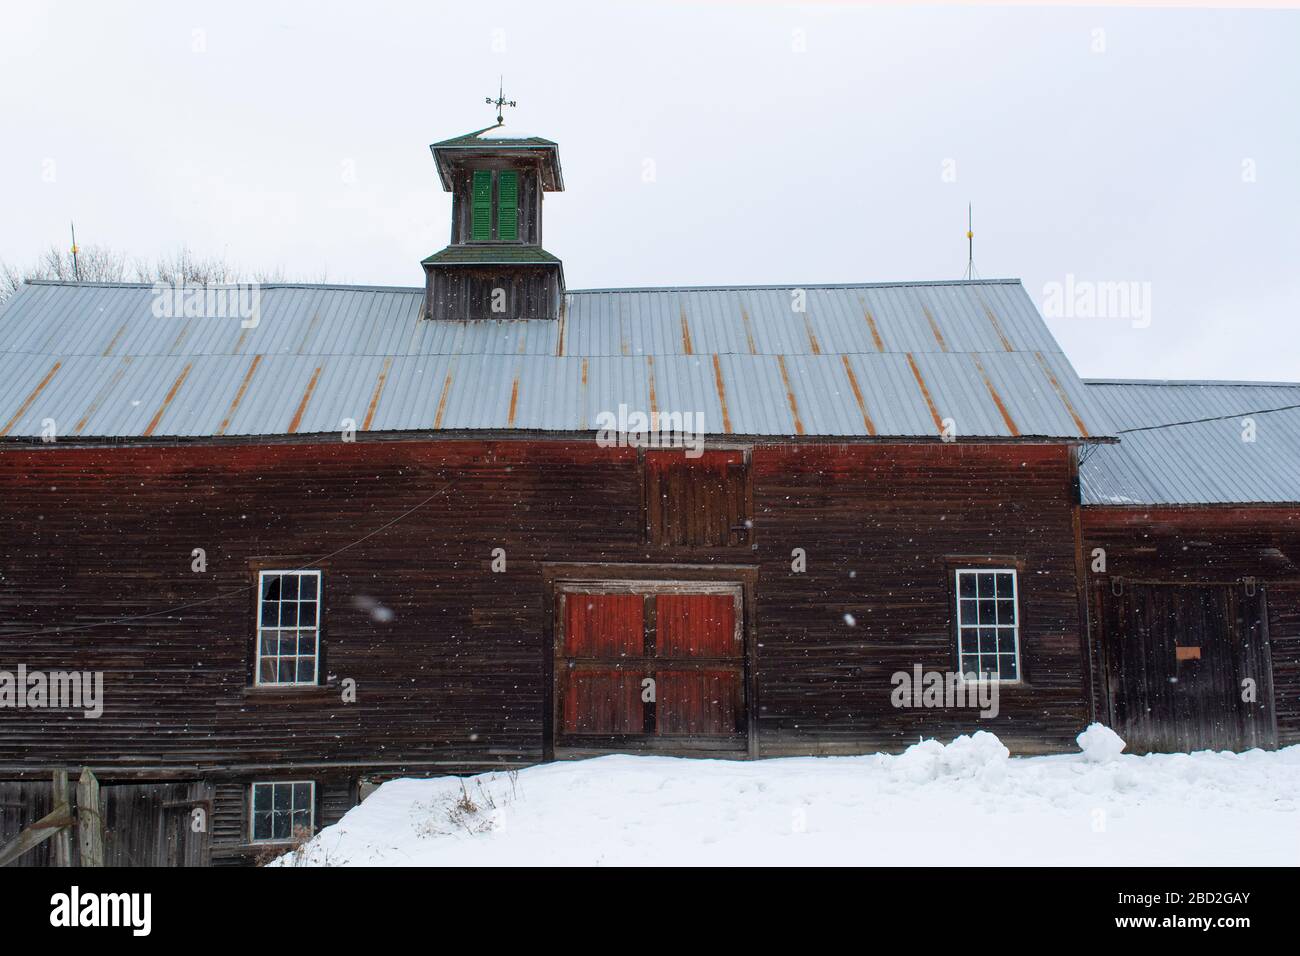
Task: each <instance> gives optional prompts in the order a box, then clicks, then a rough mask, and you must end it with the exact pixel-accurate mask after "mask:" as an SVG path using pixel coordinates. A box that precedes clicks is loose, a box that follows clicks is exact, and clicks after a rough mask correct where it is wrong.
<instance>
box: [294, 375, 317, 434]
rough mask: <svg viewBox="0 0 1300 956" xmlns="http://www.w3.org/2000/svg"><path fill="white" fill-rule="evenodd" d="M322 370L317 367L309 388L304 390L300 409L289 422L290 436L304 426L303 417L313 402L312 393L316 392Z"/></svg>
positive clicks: (299, 403)
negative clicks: (300, 426)
mask: <svg viewBox="0 0 1300 956" xmlns="http://www.w3.org/2000/svg"><path fill="white" fill-rule="evenodd" d="M320 370H321V366H319V365H317V366H316V371H314V372H312V373H311V381H310V382H308V383H307V387H306V388H305V389H304V390H303V393H302V400H301V401H300V402H298V409H297V411H295V412H294V413H293V418H291V419H290V420H289V434H290V435H292V434H293V433H294V432H296V431H297V430H298V426H299V425H301V424H302V416H303V415H304V414H306V412H307V405H308V403H309V402H311V393H312V392H314V391H316V383H317V382H318V381H319V380H320Z"/></svg>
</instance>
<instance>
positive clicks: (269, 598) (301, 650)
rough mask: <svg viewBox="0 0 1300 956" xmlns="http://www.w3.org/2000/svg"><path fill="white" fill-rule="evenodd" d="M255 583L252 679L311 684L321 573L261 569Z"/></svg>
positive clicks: (316, 648) (264, 682)
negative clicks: (255, 609) (253, 666)
mask: <svg viewBox="0 0 1300 956" xmlns="http://www.w3.org/2000/svg"><path fill="white" fill-rule="evenodd" d="M257 584H258V588H257V662H256V666H255V669H254V671H253V674H254V680H255V682H256V683H257V684H260V685H267V684H273V685H280V686H284V685H303V684H315V683H316V671H317V664H318V663H319V661H320V572H319V571H260V572H258V581H257Z"/></svg>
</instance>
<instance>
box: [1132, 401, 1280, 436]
mask: <svg viewBox="0 0 1300 956" xmlns="http://www.w3.org/2000/svg"><path fill="white" fill-rule="evenodd" d="M1296 408H1300V404H1296V405H1279V406H1278V407H1277V408H1257V409H1255V410H1254V411H1251V412H1236V413H1234V414H1232V415H1215V416H1213V417H1211V418H1192V419H1188V420H1187V421H1185V422H1168V423H1166V424H1164V425H1141V426H1139V427H1137V428H1120V429H1118V430H1117V431H1116V432H1115V434H1117V435H1128V434H1131V433H1132V432H1149V431H1155V430H1156V429H1157V428H1177V427H1178V426H1179V425H1199V424H1201V423H1203V422H1226V421H1228V420H1229V419H1233V418H1241V417H1242V416H1243V415H1267V414H1268V413H1269V412H1289V411H1291V410H1292V409H1296Z"/></svg>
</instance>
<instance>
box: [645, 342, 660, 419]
mask: <svg viewBox="0 0 1300 956" xmlns="http://www.w3.org/2000/svg"><path fill="white" fill-rule="evenodd" d="M645 372H646V384H647V385H648V386H649V388H650V414H651V415H653V414H655V413H656V412H658V411H659V404H658V402H657V401H656V400H655V357H654V356H653V355H647V356H646V357H645Z"/></svg>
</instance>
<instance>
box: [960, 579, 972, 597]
mask: <svg viewBox="0 0 1300 956" xmlns="http://www.w3.org/2000/svg"><path fill="white" fill-rule="evenodd" d="M957 581H958V583H959V593H960V595H961V597H964V598H973V597H974V596H975V575H973V574H958V575H957Z"/></svg>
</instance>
